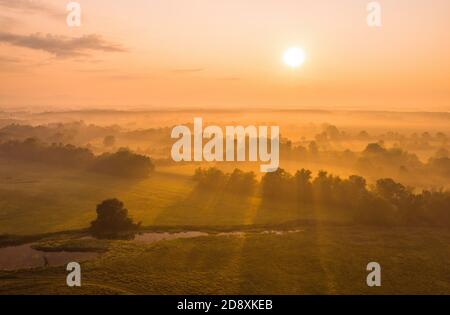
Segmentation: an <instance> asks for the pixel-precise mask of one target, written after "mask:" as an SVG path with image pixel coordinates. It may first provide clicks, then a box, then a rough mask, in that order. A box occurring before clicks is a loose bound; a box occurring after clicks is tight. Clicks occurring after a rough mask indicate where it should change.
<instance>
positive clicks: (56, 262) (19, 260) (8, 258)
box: [0, 230, 302, 270]
mask: <svg viewBox="0 0 450 315" xmlns="http://www.w3.org/2000/svg"><path fill="white" fill-rule="evenodd" d="M297 232H302V230H291V231H276V230H266V231H262V232H243V231H234V232H222V233H217V234H209V233H206V232H198V231H188V232H178V233H168V232H163V233H157V232H147V233H141V234H137V235H136V236H135V238H134V240H135V241H140V242H145V243H154V242H159V241H164V240H174V239H178V238H193V237H199V236H228V237H233V236H239V237H241V236H245V235H247V234H274V235H283V234H288V233H297ZM82 239H92V238H91V237H84V238H82ZM31 246H32V244H25V245H20V246H10V247H5V248H0V270H15V269H27V268H36V267H45V266H63V265H66V264H68V263H69V262H72V261H76V262H82V261H86V260H90V259H94V258H96V257H98V256H99V253H95V252H43V251H39V250H36V249H33V248H32V247H31Z"/></svg>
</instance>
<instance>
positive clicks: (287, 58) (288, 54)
mask: <svg viewBox="0 0 450 315" xmlns="http://www.w3.org/2000/svg"><path fill="white" fill-rule="evenodd" d="M283 60H284V63H285V64H286V65H288V66H289V67H291V68H297V67H300V66H301V65H302V64H303V63H304V62H305V53H304V52H303V50H301V49H300V48H289V49H288V50H286V51H285V53H284V55H283Z"/></svg>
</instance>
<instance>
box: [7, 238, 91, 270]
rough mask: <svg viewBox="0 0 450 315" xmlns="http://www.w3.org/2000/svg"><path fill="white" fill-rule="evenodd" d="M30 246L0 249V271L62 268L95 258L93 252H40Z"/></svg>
mask: <svg viewBox="0 0 450 315" xmlns="http://www.w3.org/2000/svg"><path fill="white" fill-rule="evenodd" d="M31 245H32V244H25V245H20V246H10V247H4V248H0V270H15V269H27V268H36V267H45V266H63V265H66V264H68V263H69V262H72V261H76V262H82V261H85V260H89V259H94V258H96V257H97V256H98V255H99V254H98V253H93V252H42V251H38V250H35V249H33V248H31Z"/></svg>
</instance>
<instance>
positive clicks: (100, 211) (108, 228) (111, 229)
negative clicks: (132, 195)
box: [91, 199, 140, 237]
mask: <svg viewBox="0 0 450 315" xmlns="http://www.w3.org/2000/svg"><path fill="white" fill-rule="evenodd" d="M139 226H140V223H139V224H135V223H133V221H132V219H131V218H129V217H128V210H127V209H126V208H124V205H123V202H121V201H120V200H118V199H107V200H104V201H103V202H102V203H100V204H98V205H97V218H96V219H95V221H92V222H91V232H92V234H93V235H94V236H97V237H117V236H119V235H120V234H121V233H123V232H130V231H134V230H136V229H137V228H138V227H139Z"/></svg>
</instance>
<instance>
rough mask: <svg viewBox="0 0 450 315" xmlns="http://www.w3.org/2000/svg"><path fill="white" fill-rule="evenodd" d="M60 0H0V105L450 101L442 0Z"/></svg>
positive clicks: (432, 105) (443, 106)
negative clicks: (372, 1) (374, 5)
mask: <svg viewBox="0 0 450 315" xmlns="http://www.w3.org/2000/svg"><path fill="white" fill-rule="evenodd" d="M68 2H69V1H63V0H42V1H38V0H33V1H31V0H0V83H1V84H0V107H1V108H6V107H21V106H26V107H28V106H30V107H31V106H35V107H36V106H38V107H47V106H49V107H52V108H63V107H64V108H80V107H114V108H118V107H131V108H142V107H149V108H177V107H202V108H218V107H234V108H235V107H238V108H246V107H266V108H267V107H276V108H292V107H299V108H361V109H395V110H412V109H414V110H425V111H428V110H429V111H434V110H445V111H448V110H450V19H449V18H450V1H448V0H430V1H425V0H395V1H393V0H384V1H379V2H380V4H381V5H382V23H383V25H382V27H381V28H370V27H368V26H367V24H366V17H367V11H366V5H367V3H368V2H369V1H366V0H341V1H335V0H327V1H324V0H304V1H302V0H226V1H225V0H223V1H222V0H217V1H216V0H214V1H211V0H152V1H148V0H133V1H119V0H84V1H82V0H80V1H78V2H79V3H80V4H81V7H82V27H80V28H69V27H68V26H67V25H66V21H65V19H66V12H65V6H66V4H67V3H68ZM292 46H299V47H303V49H304V50H305V52H306V55H307V60H306V63H305V64H304V65H303V66H302V67H301V68H297V69H290V68H288V67H286V66H285V65H284V64H283V63H282V54H283V52H284V51H285V50H286V49H287V48H289V47H292Z"/></svg>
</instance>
